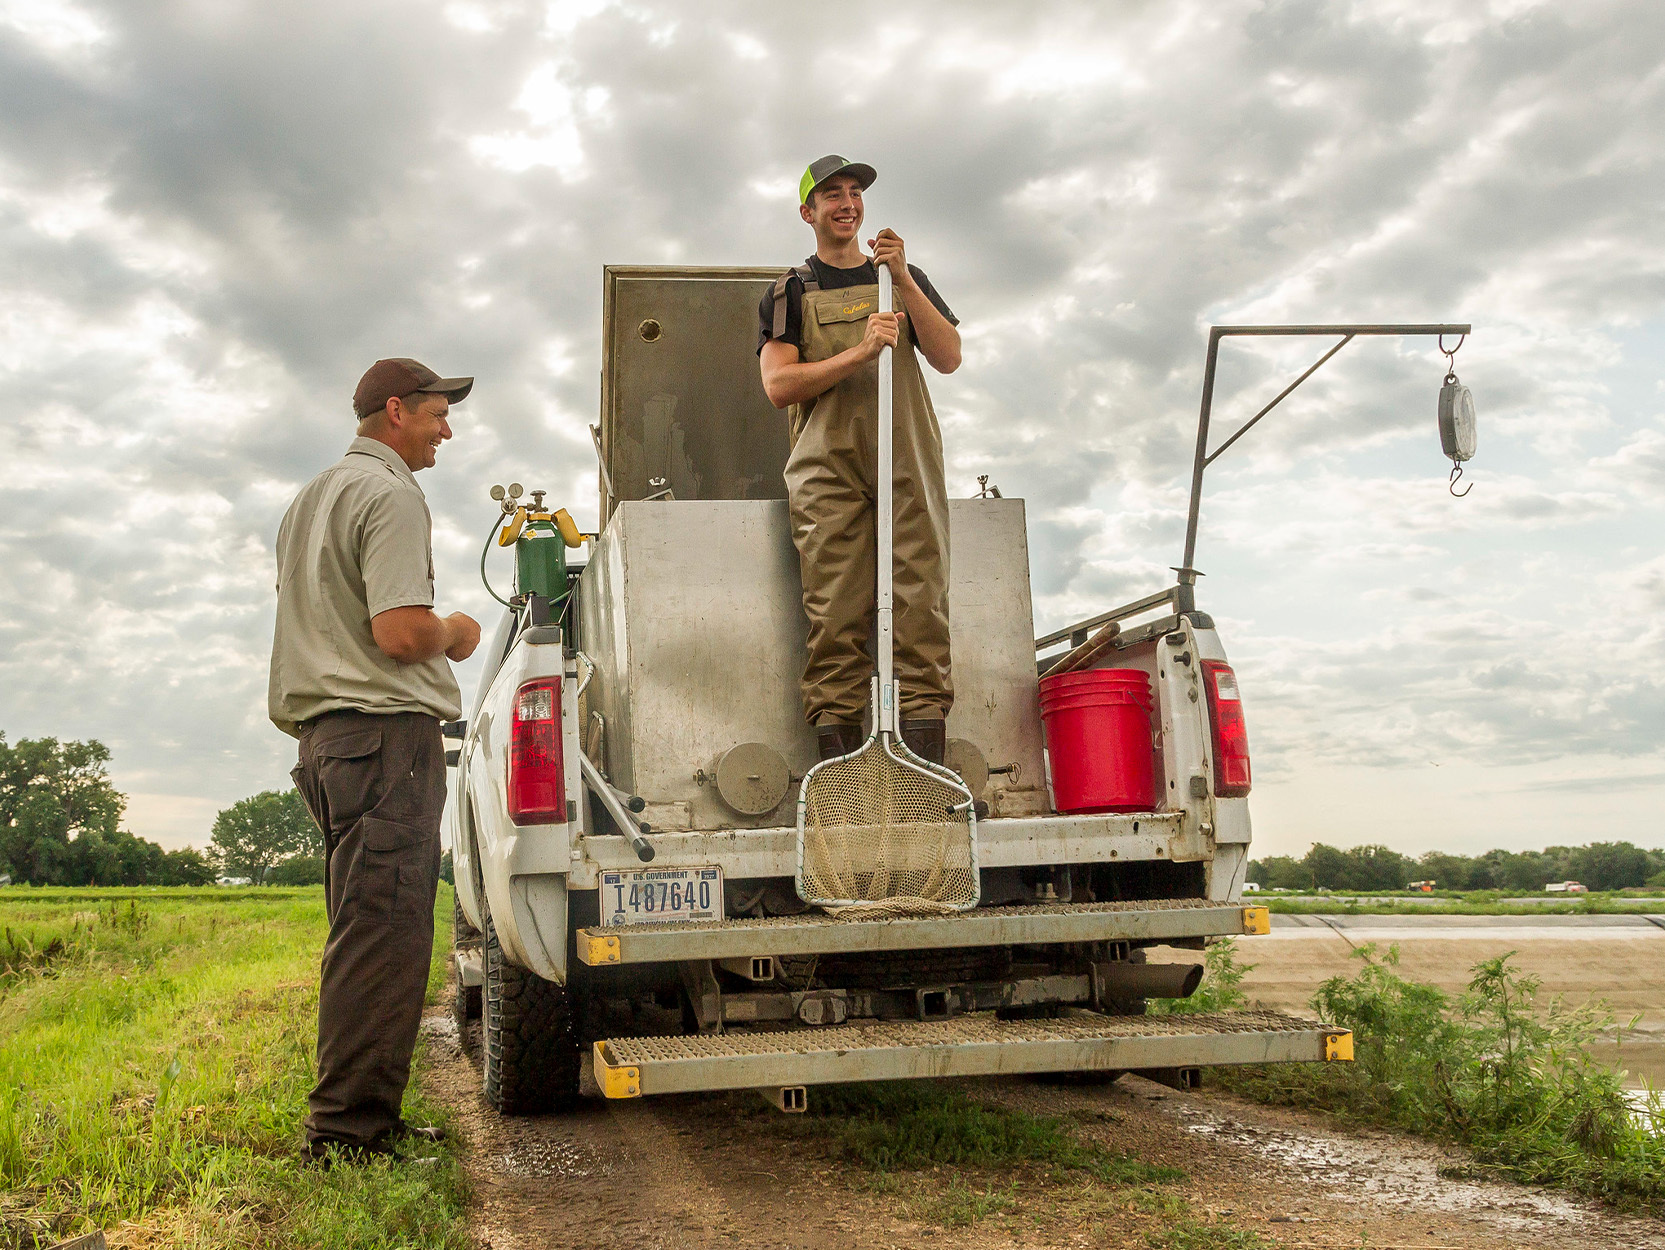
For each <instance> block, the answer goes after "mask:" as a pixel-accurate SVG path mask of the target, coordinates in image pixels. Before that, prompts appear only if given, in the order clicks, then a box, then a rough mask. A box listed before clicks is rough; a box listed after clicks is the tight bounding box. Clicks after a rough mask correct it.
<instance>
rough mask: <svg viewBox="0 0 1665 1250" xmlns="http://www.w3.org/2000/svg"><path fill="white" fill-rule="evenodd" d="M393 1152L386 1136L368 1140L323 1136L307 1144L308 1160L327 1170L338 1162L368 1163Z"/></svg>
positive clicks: (388, 1155) (386, 1156)
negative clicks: (349, 1139)
mask: <svg viewBox="0 0 1665 1250" xmlns="http://www.w3.org/2000/svg"><path fill="white" fill-rule="evenodd" d="M392 1154H393V1146H392V1144H391V1143H390V1142H388V1141H387V1140H386V1139H385V1137H383V1138H377V1139H375V1140H372V1141H368V1142H355V1141H342V1140H341V1139H339V1138H336V1137H321V1138H318V1139H316V1140H314V1141H309V1142H307V1144H306V1161H307V1162H308V1163H310V1164H312V1165H313V1166H314V1167H317V1168H322V1169H323V1170H324V1171H326V1172H327V1171H329V1170H330V1169H331V1168H332V1167H335V1166H336V1165H337V1164H343V1165H345V1164H358V1163H368V1162H370V1160H372V1159H385V1158H388V1157H390V1156H391V1155H392Z"/></svg>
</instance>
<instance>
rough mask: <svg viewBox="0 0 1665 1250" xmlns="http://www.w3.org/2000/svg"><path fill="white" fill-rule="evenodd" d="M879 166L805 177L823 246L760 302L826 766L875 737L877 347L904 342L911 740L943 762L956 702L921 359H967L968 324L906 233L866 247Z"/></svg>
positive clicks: (834, 162) (842, 167) (803, 186)
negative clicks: (963, 339)
mask: <svg viewBox="0 0 1665 1250" xmlns="http://www.w3.org/2000/svg"><path fill="white" fill-rule="evenodd" d="M876 177H877V175H876V174H875V173H874V171H873V167H872V166H871V165H859V164H853V163H851V162H849V161H846V160H845V159H844V158H843V157H842V156H823V157H822V158H821V159H820V160H818V161H816V162H815V163H814V164H812V165H811V166H810V167H809V168H808V169H806V170H805V171H804V176H803V178H802V179H801V181H800V182H799V185H798V199H799V205H798V214H799V216H800V217H802V218H803V220H804V221H805V222H806V223H807V224H808V225H809V226H810V227H811V228H812V229H813V230H814V231H815V255H813V256H811V257H810V258H809V259H808V260H807V261H805V262H804V263H803V264H802V265H799V266H797V267H796V268H794V269H790V270H788V271H787V272H786V273H784V274H782V275H781V277H780V279H779V281H777V282H776V283H775V284H774V286H773V287H772V288H771V289H770V290H769V291H768V292H766V293H765V295H764V297H763V301H762V303H761V304H760V305H759V306H758V317H759V319H760V322H761V325H760V333H759V335H758V361H759V366H760V368H761V370H762V374H763V389H764V390H765V391H766V392H767V393H768V396H769V401H770V402H771V403H772V404H774V405H775V407H777V408H788V409H790V415H791V421H792V431H791V439H792V452H791V455H790V456H789V457H788V459H787V463H786V490H787V498H788V500H789V503H790V508H791V513H792V541H793V542H794V543H795V544H796V546H797V548H798V563H799V567H800V570H801V572H802V576H803V586H804V613H805V615H806V616H808V618H809V658H808V662H807V663H806V664H805V666H804V676H803V697H804V715H805V717H806V718H807V719H808V721H809V723H810V724H811V725H813V726H814V727H815V732H816V741H817V746H818V748H819V751H820V755H821V758H822V759H831V758H833V757H834V756H838V755H845V754H848V753H849V752H851V751H854V750H855V749H856V748H857V747H858V746H860V745H861V742H862V721H863V718H864V716H865V714H866V711H867V707H868V703H869V698H868V682H869V679H870V678H871V676H872V674H873V667H874V666H873V657H872V655H870V654H869V646H868V641H869V634H870V633H871V631H872V628H873V615H874V581H875V578H876V571H877V567H878V566H877V563H876V561H877V559H878V558H880V557H881V556H883V557H884V558H889V557H890V553H888V552H885V553H880V552H878V551H877V535H876V529H875V521H876V512H875V509H876V506H877V505H876V498H877V496H876V492H877V491H880V490H884V489H886V488H887V486H888V483H884V482H880V481H877V480H876V478H877V468H878V416H879V366H878V359H879V352H880V350H881V349H882V348H884V347H887V346H888V347H894V348H895V384H896V394H895V462H896V463H895V468H896V473H895V477H896V481H895V529H896V552H895V594H896V608H895V638H896V677H897V680H898V681H900V682H901V685H902V707H901V713H902V737H903V739H904V741H906V742H907V744H908V746H909V747H910V748H912V749H913V751H914V752H915V753H916V754H918V755H921V756H923V757H924V758H926V759H928V760H931V761H932V762H933V763H938V764H940V763H941V762H942V757H943V749H944V745H945V739H944V726H943V719H944V718H945V717H946V716H947V715H948V709H949V708H950V707H952V706H953V703H954V685H953V679H952V673H951V669H950V661H949V646H948V492H947V487H946V484H945V482H944V474H943V465H942V432H941V431H940V430H939V429H938V427H937V417H936V412H935V411H934V410H933V409H932V407H931V396H930V394H929V393H928V392H927V391H926V389H925V378H924V375H923V374H922V372H921V371H920V368H919V361H918V359H917V357H916V356H915V353H914V348H915V346H916V345H917V346H918V349H919V354H920V355H923V356H924V357H925V359H926V361H927V362H928V363H929V364H930V365H931V367H932V368H933V369H935V370H936V371H937V372H939V373H952V372H954V370H955V369H958V368H959V367H960V333H959V331H958V330H956V329H955V328H954V327H955V326H956V325H958V324H959V323H958V321H957V320H956V319H955V317H954V314H953V313H952V312H950V311H949V309H948V305H947V304H945V303H944V302H943V300H942V297H941V296H940V295H938V294H937V292H936V288H934V287H933V286H932V285H931V282H930V279H929V278H927V277H926V276H925V274H924V272H923V271H922V270H920V269H918V268H916V267H914V266H913V265H910V264H908V263H907V258H906V256H905V254H904V251H903V246H902V240H901V239H900V238H898V237H897V235H896V232H895V231H893V230H888V229H886V230H881V231H879V233H878V235H877V237H875V238H872V239H869V240H868V246H869V247H871V248H872V249H873V257H872V259H869V258H868V257H866V256H864V255H863V254H862V250H861V243H860V234H859V232H860V230H861V224H862V220H863V211H862V192H863V191H865V190H866V189H867V188H868V187H869V186H871V185H872V183H873V180H874V179H875V178H876ZM875 264H880V265H887V266H889V268H890V272H891V278H892V280H893V282H894V285H895V293H896V295H897V297H898V298H899V300H900V303H901V309H900V310H899V311H897V312H894V313H881V312H879V311H878V306H879V287H878V282H879V276H878V271H877V270H876V269H875V268H874V265H875Z"/></svg>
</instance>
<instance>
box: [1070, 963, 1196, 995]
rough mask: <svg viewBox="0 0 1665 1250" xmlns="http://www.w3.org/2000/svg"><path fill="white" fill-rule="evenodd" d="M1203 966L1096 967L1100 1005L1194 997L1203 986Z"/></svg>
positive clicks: (1096, 988)
mask: <svg viewBox="0 0 1665 1250" xmlns="http://www.w3.org/2000/svg"><path fill="white" fill-rule="evenodd" d="M1202 978H1203V966H1202V965H1201V964H1128V963H1114V964H1094V965H1093V981H1094V986H1093V988H1094V989H1095V990H1096V991H1097V995H1096V996H1097V997H1098V999H1099V1001H1100V1002H1105V1001H1110V1002H1125V1001H1126V1000H1128V999H1131V998H1190V997H1191V995H1192V994H1193V993H1195V992H1196V988H1197V986H1199V985H1201V984H1202Z"/></svg>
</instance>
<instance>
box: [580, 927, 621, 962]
mask: <svg viewBox="0 0 1665 1250" xmlns="http://www.w3.org/2000/svg"><path fill="white" fill-rule="evenodd" d="M580 937H581V938H582V939H583V940H582V941H580V942H579V943H578V958H580V959H582V960H583V961H584V962H585V963H587V964H589V965H590V966H591V967H595V966H597V965H599V964H616V963H618V962H619V960H620V958H621V957H622V956H621V955H620V954H619V940H618V938H616V937H596V936H594V935H593V934H591V933H590V932H589V931H588V930H587V929H586V930H584V931H582V932H581V934H580Z"/></svg>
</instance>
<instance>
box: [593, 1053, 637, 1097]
mask: <svg viewBox="0 0 1665 1250" xmlns="http://www.w3.org/2000/svg"><path fill="white" fill-rule="evenodd" d="M595 1074H596V1083H597V1084H598V1085H600V1086H601V1092H602V1093H603V1094H605V1095H606V1096H607V1097H609V1098H640V1097H641V1096H642V1070H641V1069H640V1068H638V1067H635V1066H633V1065H631V1064H621V1065H618V1066H615V1065H614V1064H613V1063H612V1062H610V1061H609V1059H608V1056H607V1043H606V1042H597V1043H596V1044H595Z"/></svg>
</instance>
